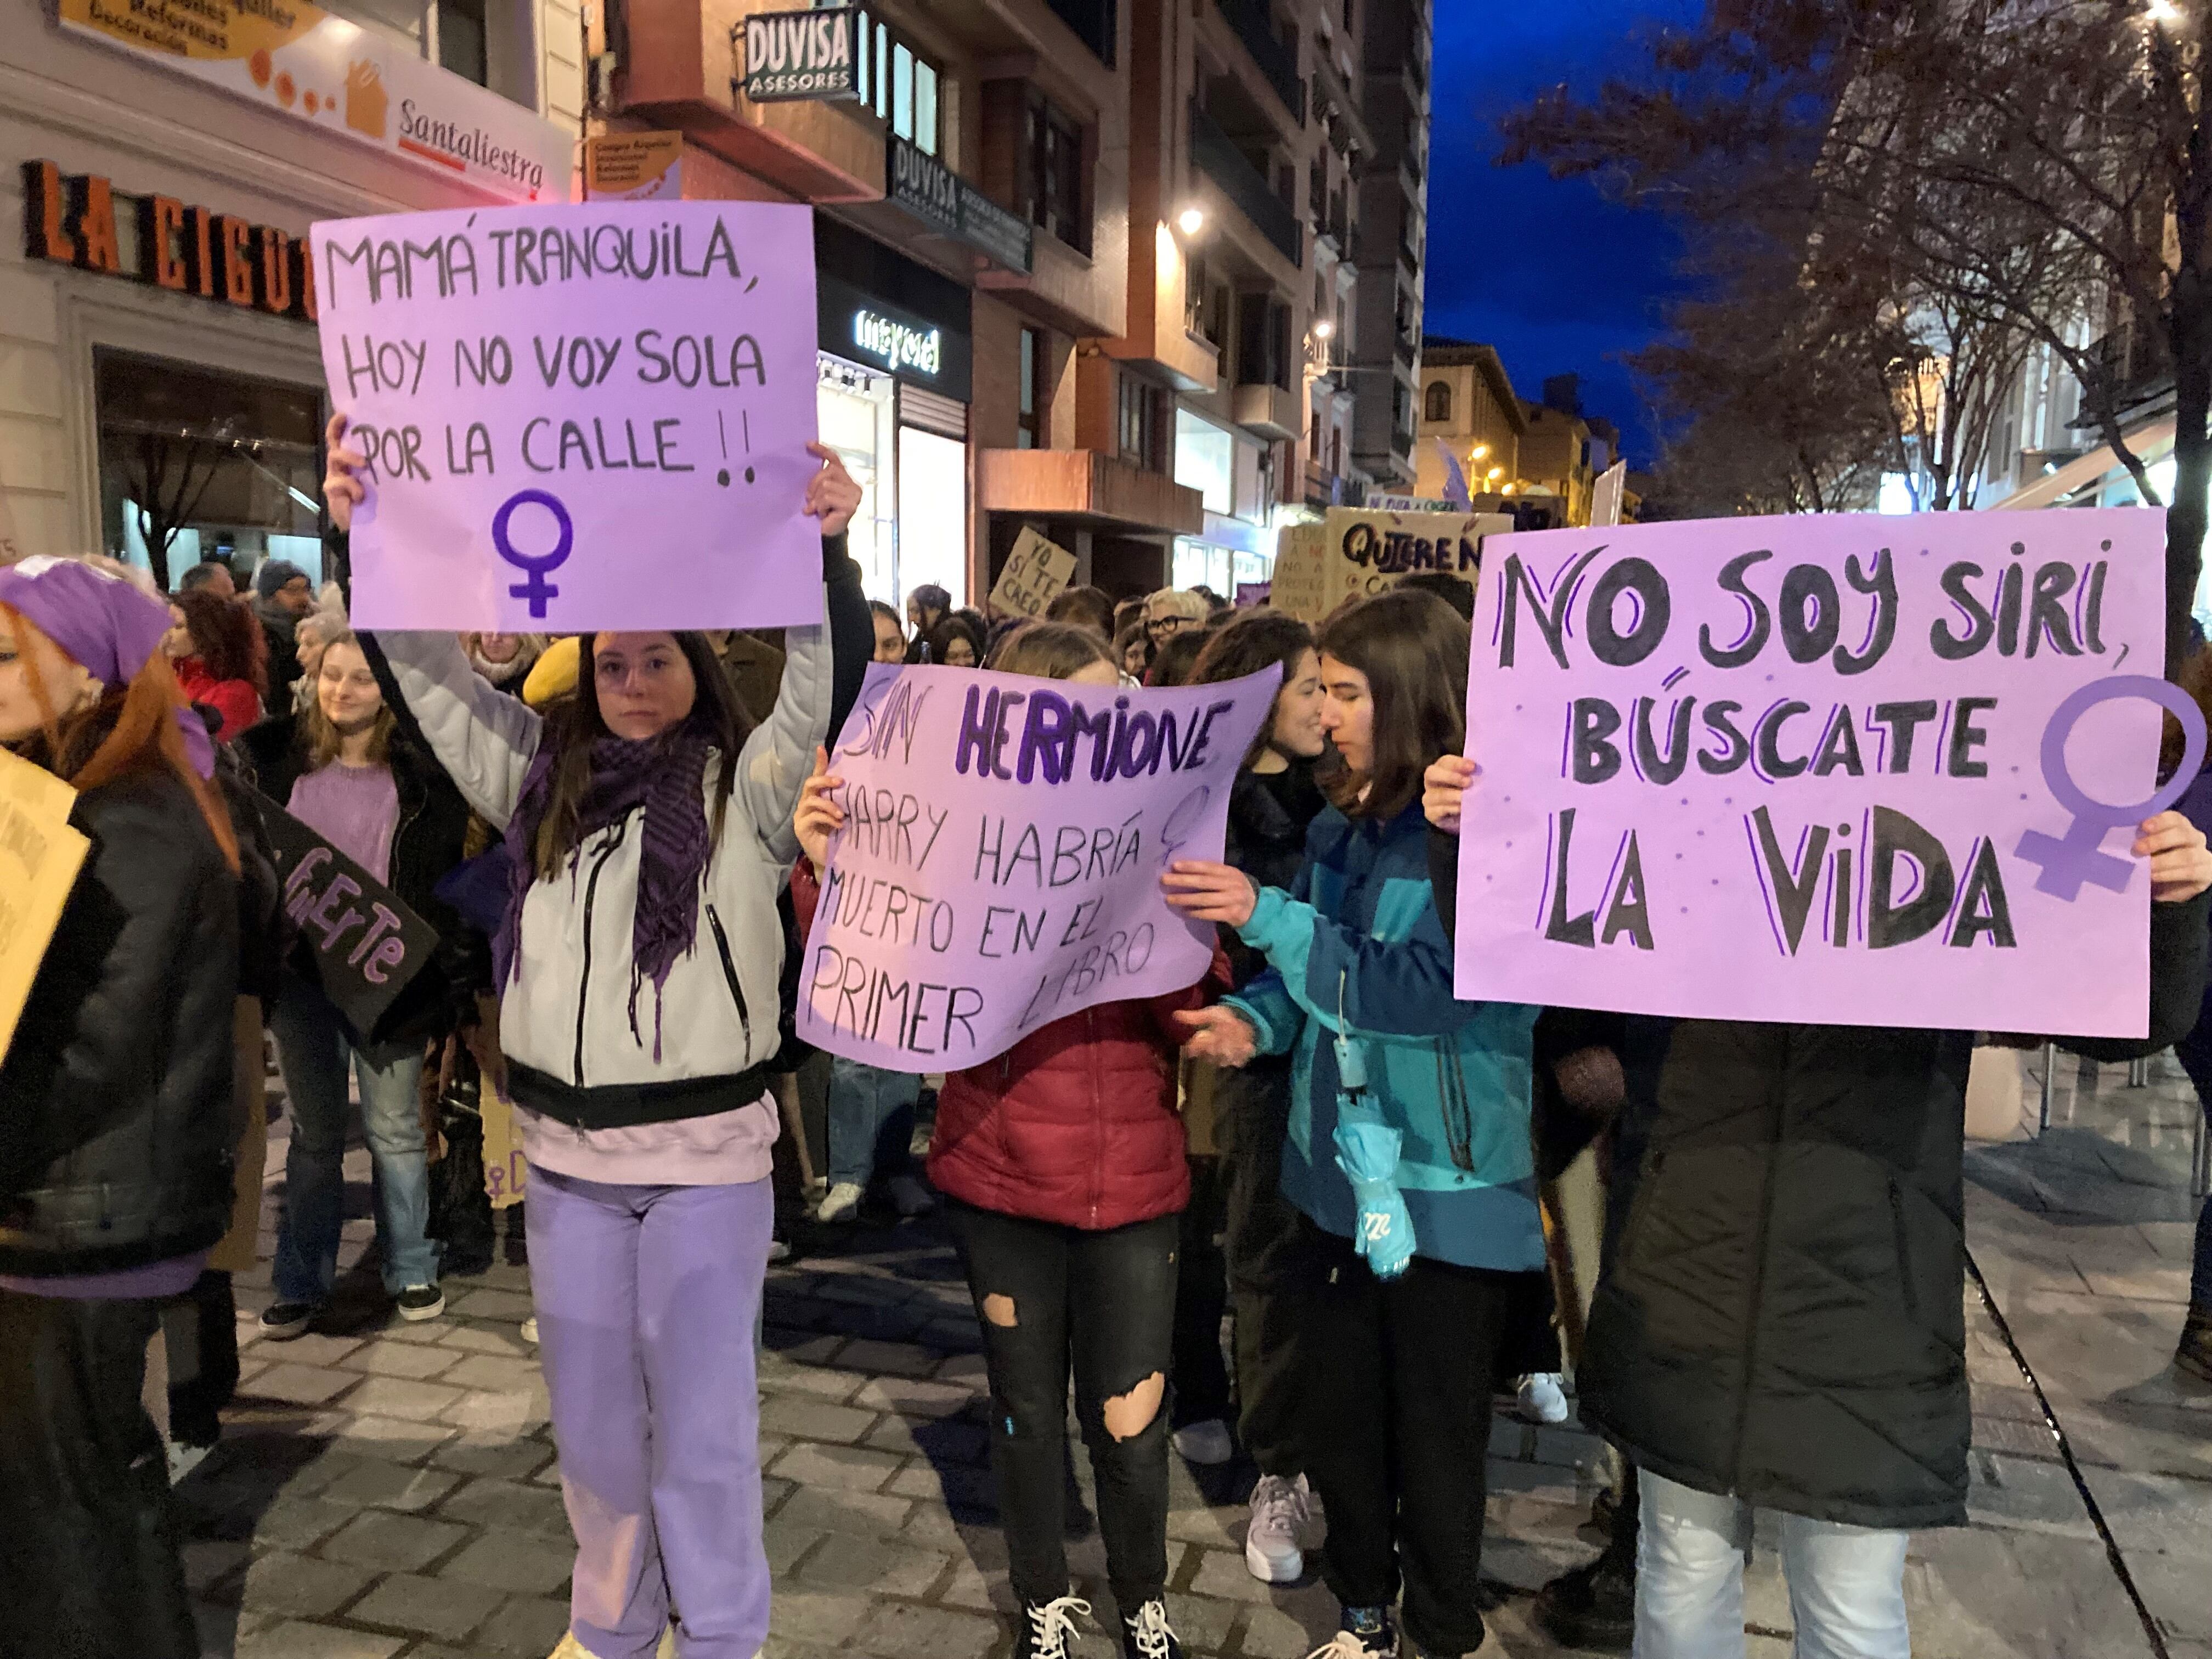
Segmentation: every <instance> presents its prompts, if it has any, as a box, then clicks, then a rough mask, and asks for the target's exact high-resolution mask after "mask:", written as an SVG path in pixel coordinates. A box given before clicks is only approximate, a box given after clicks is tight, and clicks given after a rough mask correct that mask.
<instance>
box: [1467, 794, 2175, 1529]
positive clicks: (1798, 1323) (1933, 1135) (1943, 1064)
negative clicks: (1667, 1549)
mask: <svg viewBox="0 0 2212 1659" xmlns="http://www.w3.org/2000/svg"><path fill="white" fill-rule="evenodd" d="M1457 866H1458V852H1457V843H1456V842H1455V840H1454V839H1453V838H1452V837H1449V836H1437V835H1434V834H1433V833H1432V835H1431V859H1430V871H1431V877H1432V878H1433V880H1434V882H1435V889H1436V896H1437V906H1438V908H1439V910H1440V912H1441V914H1442V915H1443V921H1444V924H1445V927H1446V930H1447V931H1449V930H1450V928H1451V927H1452V925H1453V921H1454V915H1453V907H1454V900H1455V893H1456V876H1457ZM2208 905H2212V895H2207V896H2200V897H2198V898H2197V899H2194V900H2191V901H2190V902H2188V903H2185V904H2156V905H2153V906H2152V907H2151V1007H2150V1034H2149V1036H2147V1037H2145V1038H2144V1039H2143V1040H2142V1041H2141V1042H2119V1041H2112V1042H2091V1041H2074V1040H2069V1041H2068V1042H2066V1044H2065V1046H2066V1047H2068V1048H2072V1049H2074V1050H2075V1051H2076V1052H2079V1053H2081V1054H2087V1055H2089V1056H2091V1057H2092V1058H2094V1059H2099V1060H2121V1059H2128V1058H2132V1057H2134V1056H2136V1055H2139V1054H2151V1053H2154V1052H2155V1051H2156V1050H2158V1049H2160V1048H2164V1047H2166V1045H2167V1044H2169V1043H2172V1042H2175V1041H2177V1040H2178V1039H2179V1037H2180V1036H2182V1035H2183V1034H2184V1033H2185V1032H2186V1031H2187V1030H2188V1029H2189V1026H2190V1024H2191V1021H2192V1020H2193V1019H2194V1018H2195V1016H2196V1011H2197V1004H2198V1002H2199V1000H2200V999H2201V998H2202V997H2203V992H2204V983H2205V967H2206V957H2207V933H2206V910H2207V908H2208ZM1972 1046H1973V1039H1972V1034H1971V1033H1968V1032H1964V1031H1936V1030H1902V1029H1881V1028H1875V1027H1866V1026H1834V1025H1776V1024H1755V1023H1753V1022H1750V1021H1740V1020H1693V1019H1679V1020H1678V1019H1663V1018H1648V1017H1644V1016H1628V1017H1626V1018H1623V1019H1622V1020H1621V1022H1620V1027H1619V1036H1617V1038H1616V1047H1617V1048H1618V1050H1619V1053H1620V1061H1621V1067H1622V1070H1623V1072H1624V1073H1625V1074H1626V1083H1627V1100H1626V1104H1625V1106H1624V1107H1623V1109H1622V1112H1621V1116H1620V1126H1619V1129H1618V1133H1619V1135H1620V1144H1619V1145H1618V1146H1616V1149H1615V1152H1616V1157H1615V1163H1614V1168H1615V1170H1616V1171H1619V1170H1622V1169H1623V1167H1624V1165H1626V1168H1630V1169H1633V1170H1635V1171H1636V1173H1635V1175H1634V1177H1633V1180H1632V1184H1631V1186H1630V1192H1631V1194H1632V1195H1631V1196H1630V1198H1629V1202H1628V1208H1627V1213H1626V1222H1625V1225H1623V1226H1622V1227H1621V1228H1620V1230H1619V1234H1618V1237H1616V1238H1615V1239H1613V1241H1612V1242H1611V1243H1612V1248H1611V1249H1610V1251H1609V1254H1608V1259H1607V1262H1606V1264H1605V1267H1604V1271H1603V1273H1601V1276H1600V1279H1599V1282H1598V1289H1597V1297H1596V1301H1595V1304H1594V1305H1593V1307H1592V1309H1591V1311H1590V1322H1589V1337H1588V1340H1587V1345H1586V1346H1585V1349H1584V1352H1583V1362H1582V1366H1581V1369H1580V1371H1579V1372H1578V1383H1579V1386H1580V1389H1581V1393H1582V1409H1583V1418H1584V1419H1585V1420H1586V1421H1588V1422H1589V1423H1590V1424H1591V1425H1592V1426H1594V1427H1595V1428H1597V1429H1598V1430H1600V1431H1601V1432H1603V1433H1604V1434H1605V1435H1606V1437H1607V1438H1608V1439H1610V1440H1612V1441H1613V1443H1614V1444H1616V1445H1617V1446H1619V1447H1620V1449H1621V1450H1622V1452H1623V1453H1625V1454H1626V1455H1627V1457H1628V1458H1629V1459H1630V1461H1631V1462H1634V1463H1635V1464H1636V1466H1637V1467H1638V1468H1642V1469H1648V1470H1650V1471H1651V1472H1652V1473H1654V1474H1660V1475H1663V1476H1664V1477H1665V1478H1667V1479H1668V1480H1674V1481H1677V1482H1679V1483H1680V1484H1681V1485H1683V1486H1690V1487H1693V1488H1695V1489H1696V1490H1698V1491H1700V1492H1717V1493H1729V1494H1733V1495H1735V1496H1736V1497H1738V1498H1743V1499H1745V1500H1746V1501H1747V1502H1749V1503H1751V1504H1756V1505H1759V1506H1761V1507H1765V1508H1772V1509H1778V1510H1785V1511H1788V1512H1789V1513H1791V1514H1795V1515H1804V1516H1813V1517H1814V1518H1815V1519H1819V1520H1824V1521H1835V1522H1844V1523H1846V1524H1849V1525H1852V1526H1860V1527H1880V1528H1898V1529H1902V1528H1921V1527H1942V1526H1960V1525H1964V1524H1965V1522H1966V1451H1967V1448H1968V1446H1969V1444H1970V1443H1971V1441H1972V1427H1973V1424H1972V1412H1971V1408H1970V1405H1969V1400H1968V1393H1967V1385H1966V1358H1965V1349H1966V1331H1965V1322H1964V1316H1963V1310H1962V1307H1961V1302H1962V1297H1963V1292H1964V1289H1965V1277H1966V1239H1965V1233H1964V1201H1963V1198H1962V1195H1961V1170H1960V1161H1961V1157H1962V1152H1963V1147H1964V1142H1965V1127H1966V1122H1965V1121H1966V1068H1967V1063H1968V1060H1969V1059H1970V1058H1971V1055H1972Z"/></svg>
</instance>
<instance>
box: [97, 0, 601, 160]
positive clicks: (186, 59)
mask: <svg viewBox="0 0 2212 1659" xmlns="http://www.w3.org/2000/svg"><path fill="white" fill-rule="evenodd" d="M60 18H61V25H62V27H64V28H65V29H68V30H70V32H71V33H76V34H82V35H86V36H88V37H90V38H91V39H93V40H98V41H100V42H101V43H102V44H103V45H106V46H115V47H118V48H120V49H121V50H123V51H125V52H130V53H131V54H132V55H133V56H135V57H139V58H148V59H150V60H152V61H154V62H155V63H158V64H161V65H162V66H163V67H164V68H167V69H170V70H175V71H176V72H177V73H178V74H179V75H187V76H191V78H192V79H193V80H195V81H204V82H207V83H208V84H209V85H210V86H216V87H220V88H222V89H223V90H224V91H226V92H229V93H233V94H236V95H237V96H239V97H240V98H245V99H247V100H251V101H252V102H254V103H256V104H258V105H260V106H263V107H264V108H265V109H268V110H270V111H271V112H275V113H277V114H281V115H286V116H289V117H291V118H293V119H295V120H300V121H305V122H307V123H308V124H309V125H313V126H316V127H319V128H321V129H323V130H324V131H329V132H333V133H337V134H338V135H340V136H341V137H345V138H348V139H349V140H351V141H353V142H354V143H362V144H368V145H369V146H371V147H372V148H374V149H380V150H383V151H385V152H386V153H387V154H390V155H397V156H399V157H401V158H403V159H404V160H405V161H410V162H411V163H413V164H415V165H416V166H418V167H428V168H429V169H431V170H433V171H435V172H437V173H441V174H442V175H444V176H445V177H447V178H448V179H454V180H457V181H459V182H461V183H465V184H468V185H474V186H476V187H477V188H478V189H480V190H483V191H488V192H490V193H492V194H494V195H497V196H502V197H509V198H511V199H513V200H516V201H526V202H532V201H538V200H550V201H566V200H567V199H568V175H569V173H570V171H571V168H572V166H573V157H574V140H573V139H572V138H571V137H569V136H568V134H567V133H565V132H563V131H561V129H560V128H558V127H556V126H555V125H553V124H552V123H551V122H550V121H544V120H541V119H540V118H538V116H537V115H536V114H534V113H533V112H531V111H529V110H526V109H525V108H523V107H522V106H520V105H519V104H514V103H511V102H509V101H508V100H507V99H504V98H502V97H501V96H500V95H499V94H497V93H495V92H492V91H489V89H487V88H483V87H480V86H478V85H477V84H476V83H475V82H473V81H468V80H464V79H463V78H462V77H461V76H458V75H454V74H452V73H450V72H449V71H447V70H443V69H441V68H439V67H438V66H437V65H436V64H431V63H427V62H425V61H424V60H423V59H422V58H420V57H418V56H416V54H414V53H413V52H409V51H408V50H407V49H406V48H405V47H404V46H401V45H399V44H398V42H396V41H393V40H388V39H386V37H385V36H383V35H381V34H379V33H375V32H374V30H370V29H364V28H362V27H360V26H359V25H358V24H355V23H349V22H347V21H345V20H344V19H343V18H341V17H333V16H331V15H330V14H329V13H327V12H325V11H322V10H320V9H318V8H316V7H314V6H312V5H309V4H307V3H306V0H60Z"/></svg>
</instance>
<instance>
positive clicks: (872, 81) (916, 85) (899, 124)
mask: <svg viewBox="0 0 2212 1659" xmlns="http://www.w3.org/2000/svg"><path fill="white" fill-rule="evenodd" d="M479 3H481V0H479ZM853 40H854V65H853V67H854V75H855V76H856V78H857V81H858V84H859V86H860V102H861V103H862V104H864V105H866V106H867V107H868V108H870V109H872V110H873V111H875V112H876V113H877V115H878V116H879V117H880V118H882V119H883V120H884V121H885V122H887V123H888V124H889V125H890V130H891V131H893V132H895V133H896V134H898V136H899V137H902V138H903V139H905V140H906V141H907V142H908V143H910V144H912V145H913V146H914V147H915V149H918V150H920V151H921V152H922V153H923V154H924V155H938V154H939V153H940V149H941V142H942V137H943V132H944V115H943V111H942V110H941V108H940V107H939V98H938V85H939V74H940V71H939V69H938V67H937V65H936V64H933V63H932V62H930V61H929V59H928V58H925V57H923V56H922V55H921V52H920V51H919V50H918V49H917V48H915V46H913V45H911V44H910V43H909V42H908V41H907V40H903V39H902V38H901V37H900V36H899V35H898V34H897V33H895V32H894V31H893V30H892V28H891V27H890V24H888V23H886V22H884V21H882V20H881V19H880V18H877V17H873V16H871V15H869V13H868V12H867V10H866V9H865V8H863V9H861V10H860V13H859V15H857V16H856V17H855V18H854V27H853Z"/></svg>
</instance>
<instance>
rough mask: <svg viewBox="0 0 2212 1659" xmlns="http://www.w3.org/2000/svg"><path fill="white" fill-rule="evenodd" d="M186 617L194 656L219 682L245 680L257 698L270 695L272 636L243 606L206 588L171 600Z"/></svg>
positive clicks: (186, 629) (189, 590) (199, 588)
mask: <svg viewBox="0 0 2212 1659" xmlns="http://www.w3.org/2000/svg"><path fill="white" fill-rule="evenodd" d="M169 603H170V604H171V605H174V606H176V607H177V609H178V610H179V611H183V612H184V613H185V633H186V634H187V635H190V636H191V641H192V654H193V655H194V656H196V657H197V658H198V659H200V664H201V665H202V666H203V667H204V668H205V669H206V670H207V671H208V673H209V674H210V676H211V677H212V678H216V679H218V680H244V681H245V682H246V684H248V685H250V686H252V688H253V691H254V695H255V696H267V695H268V691H269V667H268V664H269V636H268V635H265V634H264V633H263V632H262V631H261V624H260V623H258V621H256V620H255V618H254V617H253V613H252V611H248V610H247V609H246V607H245V606H244V605H240V604H238V603H237V602H236V601H234V600H232V599H224V598H223V597H222V595H221V594H219V593H216V592H213V591H211V590H210V589H208V588H205V587H191V588H186V589H185V591H184V592H181V593H173V594H171V595H170V596H169Z"/></svg>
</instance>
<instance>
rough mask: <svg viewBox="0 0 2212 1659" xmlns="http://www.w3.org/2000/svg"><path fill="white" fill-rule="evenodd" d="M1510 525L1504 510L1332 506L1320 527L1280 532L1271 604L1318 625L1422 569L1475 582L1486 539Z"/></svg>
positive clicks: (1511, 526)
mask: <svg viewBox="0 0 2212 1659" xmlns="http://www.w3.org/2000/svg"><path fill="white" fill-rule="evenodd" d="M1512 528H1513V520H1511V519H1510V518H1507V517H1506V516H1505V515H1504V514H1503V513H1382V512H1376V511H1373V510H1371V509H1370V508H1366V507H1331V508H1329V509H1328V512H1327V513H1325V514H1323V515H1322V521H1321V523H1320V524H1318V525H1311V524H1306V525H1294V526H1290V527H1289V528H1287V529H1285V530H1284V531H1283V532H1282V533H1281V536H1280V538H1279V542H1278V547H1279V551H1278V553H1277V555H1276V559H1275V570H1274V594H1273V605H1274V608H1275V609H1276V610H1278V611H1285V612H1287V613H1288V614H1290V615H1291V616H1293V617H1299V618H1301V619H1302V620H1304V621H1306V622H1319V621H1321V620H1322V618H1324V617H1327V616H1328V614H1329V613H1330V612H1331V611H1334V610H1335V609H1336V608H1337V607H1338V606H1339V605H1342V604H1343V603H1344V602H1345V601H1346V600H1347V599H1365V598H1367V597H1368V596H1369V595H1370V594H1373V593H1380V592H1383V590H1384V589H1385V588H1388V587H1391V586H1395V585H1396V583H1397V581H1398V579H1399V578H1400V577H1401V576H1409V575H1411V574H1413V573H1414V572H1415V571H1417V570H1441V571H1444V572H1447V573H1449V574H1452V575H1455V576H1464V577H1465V578H1466V579H1467V580H1468V581H1470V582H1472V581H1474V579H1475V577H1476V575H1477V574H1479V572H1480V569H1481V566H1482V538H1484V537H1485V536H1487V535H1495V534H1498V533H1499V532H1505V531H1510V530H1511V529H1512ZM1285 566H1287V567H1288V574H1287V575H1286V574H1285Z"/></svg>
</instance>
